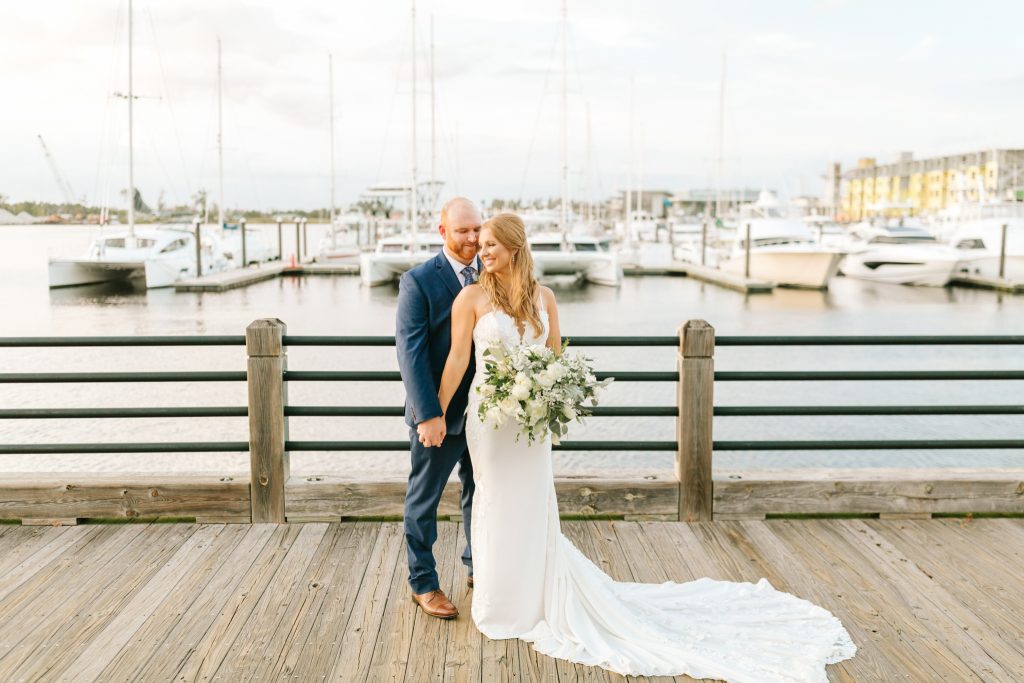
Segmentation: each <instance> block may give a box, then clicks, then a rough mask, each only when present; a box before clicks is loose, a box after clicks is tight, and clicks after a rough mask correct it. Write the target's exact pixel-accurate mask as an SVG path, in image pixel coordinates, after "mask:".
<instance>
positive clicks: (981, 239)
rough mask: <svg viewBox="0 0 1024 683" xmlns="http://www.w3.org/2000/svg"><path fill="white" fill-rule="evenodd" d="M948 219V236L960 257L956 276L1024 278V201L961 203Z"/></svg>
mask: <svg viewBox="0 0 1024 683" xmlns="http://www.w3.org/2000/svg"><path fill="white" fill-rule="evenodd" d="M946 218H947V224H946V236H947V239H948V241H949V243H950V245H952V246H953V248H955V249H956V250H957V254H958V256H959V262H958V263H957V266H956V275H958V276H967V277H976V278H982V279H987V280H998V279H1000V273H1001V277H1002V279H1005V280H1009V281H1011V282H1020V281H1022V280H1024V203H1022V202H989V203H979V204H966V205H960V206H958V207H956V210H955V211H954V212H953V213H952V215H951V216H949V217H946ZM1004 226H1005V237H1004Z"/></svg>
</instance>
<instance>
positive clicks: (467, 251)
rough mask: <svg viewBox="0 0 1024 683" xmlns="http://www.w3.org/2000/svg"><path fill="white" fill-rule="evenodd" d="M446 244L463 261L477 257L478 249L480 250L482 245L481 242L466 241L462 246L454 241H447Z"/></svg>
mask: <svg viewBox="0 0 1024 683" xmlns="http://www.w3.org/2000/svg"><path fill="white" fill-rule="evenodd" d="M446 246H447V247H448V251H450V252H451V253H452V254H454V255H455V256H457V257H459V258H460V259H462V260H463V261H469V260H471V259H473V258H475V257H476V253H477V251H479V250H480V245H479V244H468V243H466V244H462V245H461V246H459V245H458V244H455V243H454V242H447V243H446Z"/></svg>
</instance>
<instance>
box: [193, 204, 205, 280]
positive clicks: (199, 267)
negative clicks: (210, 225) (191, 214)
mask: <svg viewBox="0 0 1024 683" xmlns="http://www.w3.org/2000/svg"><path fill="white" fill-rule="evenodd" d="M192 225H193V227H194V229H195V233H196V277H202V276H203V239H202V235H201V227H200V226H201V225H202V224H201V223H200V222H199V219H198V218H196V219H195V220H194V221H192Z"/></svg>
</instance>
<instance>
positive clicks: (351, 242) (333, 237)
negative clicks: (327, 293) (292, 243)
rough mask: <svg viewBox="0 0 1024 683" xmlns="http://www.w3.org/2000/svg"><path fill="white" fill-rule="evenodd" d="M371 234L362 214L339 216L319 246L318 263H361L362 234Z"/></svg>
mask: <svg viewBox="0 0 1024 683" xmlns="http://www.w3.org/2000/svg"><path fill="white" fill-rule="evenodd" d="M361 231H365V232H366V234H367V235H368V234H369V230H368V226H367V222H366V217H365V216H363V215H362V214H361V213H347V214H344V215H342V216H338V217H337V218H335V219H334V222H333V223H331V225H330V226H329V227H328V229H327V233H326V234H325V235H324V236H323V237H322V238H321V239H320V243H319V245H317V254H316V261H317V263H359V257H360V255H361V254H362V253H363V249H362V246H361V245H360V239H359V236H360V232H361Z"/></svg>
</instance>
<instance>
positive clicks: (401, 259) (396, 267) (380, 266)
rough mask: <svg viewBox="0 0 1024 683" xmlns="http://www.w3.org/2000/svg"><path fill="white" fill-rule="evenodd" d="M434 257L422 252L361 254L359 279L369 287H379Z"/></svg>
mask: <svg viewBox="0 0 1024 683" xmlns="http://www.w3.org/2000/svg"><path fill="white" fill-rule="evenodd" d="M432 258H434V254H432V253H429V252H428V253H421V254H378V253H368V254H361V255H360V257H359V279H360V281H361V282H362V283H363V284H364V285H366V286H367V287H379V286H381V285H386V284H388V283H391V282H394V281H395V279H396V278H399V277H401V276H402V274H403V273H405V272H406V271H407V270H412V269H413V268H415V267H416V266H418V265H420V264H421V263H423V262H425V261H427V260H429V259H432Z"/></svg>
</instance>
